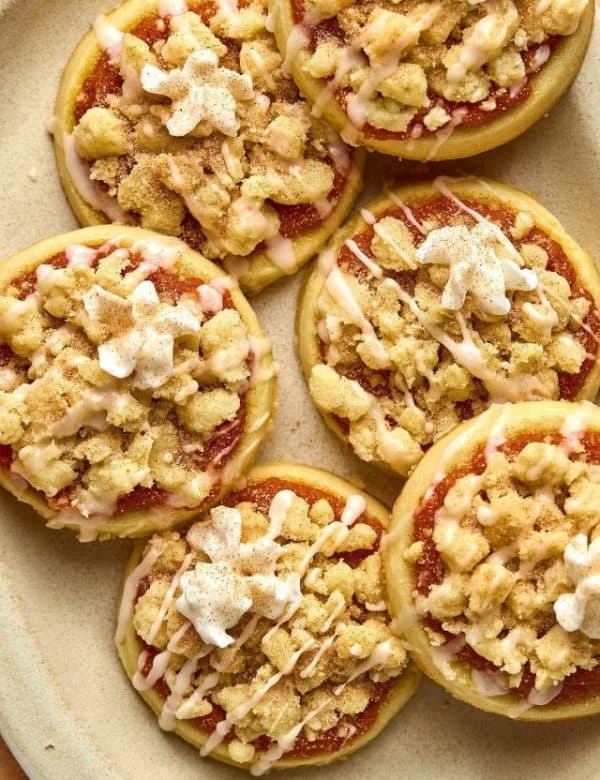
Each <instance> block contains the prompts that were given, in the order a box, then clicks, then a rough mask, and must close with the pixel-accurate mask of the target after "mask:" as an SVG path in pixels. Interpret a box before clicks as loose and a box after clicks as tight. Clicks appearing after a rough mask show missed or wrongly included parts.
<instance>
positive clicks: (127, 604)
mask: <svg viewBox="0 0 600 780" xmlns="http://www.w3.org/2000/svg"><path fill="white" fill-rule="evenodd" d="M164 549H165V542H164V541H163V540H162V539H159V538H157V539H153V540H152V541H151V542H150V549H149V550H148V552H147V553H146V555H145V556H144V557H143V558H142V560H141V561H140V562H139V563H138V565H137V566H136V567H135V569H133V570H132V571H131V572H130V573H129V575H128V576H127V579H126V580H125V583H124V585H123V595H122V596H121V603H120V605H119V617H118V619H117V630H116V634H115V642H116V643H117V644H121V642H122V641H123V640H124V639H125V632H126V631H127V622H128V620H129V617H130V615H131V612H132V610H133V606H134V602H135V597H136V595H137V591H138V587H139V584H140V582H141V581H142V580H143V579H144V577H146V576H147V575H148V574H149V573H150V570H151V569H152V567H153V566H154V564H155V563H156V561H157V560H158V559H159V557H160V555H161V553H162V551H163V550H164Z"/></svg>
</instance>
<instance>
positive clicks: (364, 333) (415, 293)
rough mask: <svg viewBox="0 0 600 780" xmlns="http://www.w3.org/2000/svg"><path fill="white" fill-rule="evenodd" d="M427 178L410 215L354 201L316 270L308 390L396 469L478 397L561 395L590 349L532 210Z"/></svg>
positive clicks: (592, 342) (582, 312) (362, 452)
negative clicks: (314, 353) (434, 190)
mask: <svg viewBox="0 0 600 780" xmlns="http://www.w3.org/2000/svg"><path fill="white" fill-rule="evenodd" d="M436 186H437V187H439V188H440V190H441V191H442V195H440V196H439V197H436V196H432V197H431V199H430V200H425V201H423V203H419V204H416V205H415V206H414V209H415V211H414V213H413V211H411V209H409V208H408V207H407V206H406V205H405V204H402V203H401V202H399V205H398V206H397V207H396V206H395V207H394V208H391V209H389V210H386V212H385V213H382V214H380V215H379V216H378V217H377V218H376V217H375V216H374V215H373V214H370V213H369V212H368V211H363V217H364V219H365V221H366V222H367V225H368V226H367V228H363V229H361V231H360V232H359V233H358V234H357V235H355V236H354V237H353V238H351V239H349V240H348V241H346V242H345V244H344V246H343V247H342V248H341V250H340V251H339V252H338V255H337V257H334V256H333V255H332V254H331V253H330V254H328V255H324V256H323V258H322V260H321V263H320V270H319V272H318V273H320V274H321V275H322V277H323V284H322V288H321V289H320V292H319V293H318V296H317V298H316V301H315V315H314V316H315V327H316V338H317V339H318V344H319V349H320V361H319V362H318V363H317V364H316V365H314V366H313V367H312V369H311V373H310V379H309V385H310V392H311V395H312V397H313V400H314V401H315V403H316V404H317V406H318V407H319V409H320V410H321V411H322V412H324V413H326V414H329V415H333V416H334V417H335V418H336V420H337V421H338V422H339V424H340V425H341V426H342V429H343V431H344V433H345V435H347V438H348V441H349V443H350V445H351V447H352V449H353V450H354V452H355V453H356V454H357V455H358V457H360V458H361V459H363V460H365V461H376V462H383V463H385V464H387V465H388V466H390V467H391V468H392V469H394V470H395V471H397V472H399V473H401V474H407V473H408V472H409V471H410V470H411V469H412V467H413V466H414V465H415V464H416V463H417V462H418V461H419V460H420V458H421V457H422V455H423V453H424V451H425V450H426V449H427V448H428V447H429V446H430V445H431V444H432V443H434V442H435V441H437V440H438V439H439V438H441V437H442V436H443V435H444V434H446V433H448V432H449V431H450V430H452V429H453V428H455V427H456V425H457V424H458V423H459V422H460V421H461V420H462V419H465V418H467V417H471V416H474V415H476V414H478V413H479V412H481V411H483V410H484V409H485V408H486V407H487V406H488V405H489V404H490V403H497V402H505V401H516V400H535V399H557V398H560V397H563V398H564V397H566V398H569V397H573V395H574V394H575V393H576V392H577V388H579V387H580V386H581V382H584V381H585V376H586V375H587V371H589V369H590V368H591V366H592V365H593V362H594V360H595V357H594V356H595V353H596V352H597V349H598V333H597V324H598V323H596V330H593V328H591V327H590V325H589V324H588V323H591V322H592V320H591V319H588V318H589V317H591V316H592V315H593V316H595V315H594V312H595V309H593V307H592V305H591V296H590V295H589V293H586V292H585V291H584V290H582V289H581V288H580V287H579V284H578V282H577V279H576V276H575V274H574V272H573V269H572V268H571V267H570V265H569V263H568V259H567V258H566V256H565V255H564V253H563V251H562V249H560V247H559V246H558V244H556V243H555V242H553V241H551V240H550V239H549V237H548V236H547V235H546V234H545V233H543V232H542V231H541V230H539V229H538V228H537V227H536V226H535V225H534V220H533V217H532V215H531V214H526V213H524V212H518V213H515V212H513V211H511V210H510V209H509V208H508V207H507V206H504V205H501V204H500V202H499V201H498V202H496V203H495V205H494V206H493V207H492V206H489V207H487V206H485V204H484V203H477V204H475V203H473V204H471V206H469V205H467V204H466V203H463V202H462V201H460V200H459V199H457V198H456V196H455V195H454V194H453V193H452V192H451V191H450V190H449V189H448V188H447V185H446V184H445V183H444V181H442V180H439V181H438V182H437V183H436ZM415 214H418V215H419V218H418V219H417V217H416V216H415ZM559 261H560V262H559ZM565 269H567V270H565ZM567 276H568V278H567ZM311 337H312V338H315V335H314V331H313V334H312V335H311ZM592 353H593V354H592ZM572 376H576V377H577V382H578V383H579V384H577V388H575V390H572V389H571V386H570V385H569V381H570V380H569V378H570V377H572ZM571 393H572V394H573V395H570V394H571Z"/></svg>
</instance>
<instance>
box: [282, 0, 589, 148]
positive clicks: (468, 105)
mask: <svg viewBox="0 0 600 780" xmlns="http://www.w3.org/2000/svg"><path fill="white" fill-rule="evenodd" d="M541 6H544V8H543V11H541V10H540V7H541ZM273 16H274V22H275V34H276V36H277V41H278V44H279V48H280V50H281V51H282V52H283V53H284V54H285V55H286V62H287V63H289V67H290V70H291V72H292V74H293V76H294V79H295V81H296V83H297V84H298V86H299V88H300V91H301V92H302V93H303V94H304V95H306V96H307V97H308V98H309V100H310V101H311V102H312V103H313V104H314V106H315V112H316V113H317V114H319V115H322V116H324V117H325V118H326V119H327V120H328V121H329V122H330V123H331V124H332V126H333V127H335V128H336V129H337V130H338V131H339V132H340V133H341V134H342V136H343V137H344V138H346V140H348V141H350V142H351V143H355V144H360V145H361V146H366V147H368V148H369V149H374V150H376V151H379V152H383V153H385V154H390V155H394V156H396V157H402V158H408V159H414V160H447V159H456V158H462V157H470V156H472V155H474V154H479V153H480V152H484V151H487V150H489V149H493V148H495V147H497V146H500V145H501V144H504V143H506V142H507V141H510V140H512V139H513V138H515V137H517V136H518V135H520V134H521V133H523V132H524V131H525V130H527V129H528V128H529V127H531V125H533V124H535V122H537V121H538V120H540V119H541V118H542V117H544V116H545V115H546V114H547V113H548V111H550V109H551V108H552V107H553V106H554V104H555V103H556V102H557V100H558V99H559V98H560V96H561V95H562V94H563V93H564V92H565V90H566V89H567V88H568V87H569V85H570V84H571V82H572V81H573V79H574V78H575V76H576V75H577V73H578V71H579V69H580V67H581V64H582V62H583V59H584V56H585V53H586V50H587V47H588V44H589V40H590V35H591V31H592V25H593V18H594V4H593V3H592V2H589V1H587V0H578V2H576V3H565V2H562V0H548V2H543V3H537V2H536V0H518V1H517V2H514V3H513V2H511V0H500V2H496V3H477V4H475V3H470V4H467V3H463V2H458V1H457V0H444V1H443V2H439V3H417V2H413V0H402V2H400V3H394V4H393V5H392V6H388V5H386V4H385V3H375V5H373V4H372V3H366V2H354V1H353V0H334V2H330V0H281V2H277V3H276V4H275V5H274V10H273Z"/></svg>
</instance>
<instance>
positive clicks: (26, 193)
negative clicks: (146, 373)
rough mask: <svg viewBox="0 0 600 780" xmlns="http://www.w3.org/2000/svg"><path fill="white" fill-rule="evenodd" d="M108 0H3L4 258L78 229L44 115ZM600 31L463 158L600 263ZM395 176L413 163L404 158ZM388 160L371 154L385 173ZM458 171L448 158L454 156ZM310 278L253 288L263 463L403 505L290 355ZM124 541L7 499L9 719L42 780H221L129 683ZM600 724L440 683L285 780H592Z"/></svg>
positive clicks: (1, 559) (5, 681) (3, 638)
mask: <svg viewBox="0 0 600 780" xmlns="http://www.w3.org/2000/svg"><path fill="white" fill-rule="evenodd" d="M105 6H106V2H105V1H104V0H0V171H1V175H2V186H1V188H0V228H1V236H2V250H1V251H0V255H1V256H2V257H3V258H6V257H8V256H9V255H10V254H12V253H13V252H15V251H17V250H19V249H22V248H24V247H26V246H27V245H29V244H31V243H33V242H34V241H36V240H38V239H40V238H43V237H45V236H48V235H51V234H54V233H61V232H63V231H66V230H70V229H72V228H73V227H75V221H74V219H73V217H72V216H71V213H70V211H69V209H68V207H67V204H66V202H65V199H64V197H63V195H62V192H61V189H60V185H59V182H58V177H57V175H56V172H55V167H54V156H53V152H52V146H51V143H50V139H49V138H48V136H47V134H46V123H47V121H48V119H49V118H50V116H51V113H52V105H53V102H54V95H55V92H56V88H57V85H58V80H59V76H60V71H61V68H62V66H63V64H64V63H65V62H66V60H67V58H68V56H69V54H70V52H71V50H72V48H73V46H74V45H75V43H76V42H77V40H78V39H79V37H80V36H81V35H82V34H83V33H84V31H85V30H86V28H87V26H88V25H89V24H90V23H91V22H92V20H93V19H94V17H95V16H96V14H97V13H98V12H100V11H101V10H103V8H104V7H105ZM599 78H600V30H599V29H598V28H597V29H596V31H595V35H594V40H593V42H592V50H591V52H590V54H589V55H588V58H587V60H586V63H585V65H584V68H583V71H582V73H581V75H580V77H579V79H578V80H577V82H576V84H575V86H574V87H573V88H572V89H571V91H570V93H569V94H568V95H567V96H566V97H565V98H563V100H562V101H561V103H560V104H559V106H558V107H557V108H556V109H555V110H554V112H553V113H552V115H551V116H550V118H549V119H547V120H545V121H543V122H542V123H541V124H539V125H538V126H537V127H535V128H534V129H533V130H531V131H529V132H528V133H527V134H526V135H525V136H524V137H522V138H521V139H519V140H517V141H515V142H513V143H512V144H510V145H509V146H507V147H505V148H504V149H502V150H498V151H495V152H492V153H489V154H487V155H483V156H481V157H479V158H474V159H472V160H468V161H465V162H464V163H462V170H467V171H471V172H479V173H482V174H485V175H488V176H492V177H496V178H501V179H506V180H507V181H510V182H512V183H513V184H515V185H517V186H519V187H522V188H524V189H527V190H529V191H531V192H533V193H534V194H535V195H537V196H538V197H539V198H540V200H541V201H542V202H543V203H544V205H545V206H547V207H548V208H549V209H550V210H551V211H553V212H554V214H555V215H556V216H557V217H558V218H559V219H560V220H561V221H562V222H563V224H564V225H565V227H566V228H567V230H568V231H569V232H570V233H572V235H573V236H574V237H575V238H576V239H577V240H578V241H580V243H581V244H582V245H583V246H584V247H585V248H586V249H588V250H589V251H590V252H591V254H592V255H593V256H595V257H596V258H600V226H599V224H598V216H597V204H598V203H600V178H599V177H598V165H599V162H600V160H599V151H600V129H599V128H600V122H599V121H598V120H599V116H598V112H599V111H600V108H598V106H599V98H600V84H599V83H598V82H599ZM395 167H396V170H395V173H396V174H398V175H402V174H403V170H402V167H401V166H400V165H396V166H395ZM383 168H385V170H386V173H388V174H389V172H390V170H391V169H393V168H394V163H391V162H390V161H389V160H383V159H382V158H378V157H376V156H372V157H371V158H369V162H368V169H369V171H370V173H369V178H370V186H369V188H370V189H371V191H373V189H374V187H375V186H376V182H377V179H378V171H381V170H382V169H383ZM446 170H448V169H447V168H446ZM300 281H301V278H300V276H296V277H294V278H290V279H286V280H283V281H281V282H279V283H278V284H276V285H274V286H273V287H272V288H270V289H269V290H267V291H266V292H265V293H263V294H262V295H261V296H259V297H258V298H256V299H255V301H254V305H255V307H256V309H257V311H258V314H259V317H260V318H261V322H262V324H263V326H264V327H265V329H266V331H267V333H268V334H269V336H270V337H271V338H272V340H273V342H274V348H275V354H276V358H277V360H278V361H279V363H280V366H281V374H280V379H279V385H280V398H281V399H282V402H281V406H280V409H279V412H278V416H277V420H276V426H275V432H274V435H273V437H272V439H271V440H270V442H269V443H268V444H267V446H266V447H265V449H264V450H263V454H262V459H269V460H274V459H296V460H300V461H304V462H306V463H311V464H313V465H316V466H321V467H325V468H329V469H332V470H334V471H336V472H338V473H339V474H341V475H343V476H346V477H351V478H354V479H356V478H360V479H361V480H362V481H363V482H364V484H365V486H366V488H367V489H369V490H370V491H371V492H373V493H374V494H376V495H378V496H379V497H381V498H383V499H384V500H386V499H387V500H388V501H391V500H393V499H394V498H395V495H396V494H397V492H398V491H399V489H400V485H401V483H400V482H399V481H397V482H396V481H394V480H393V479H392V478H390V477H384V478H382V477H379V476H377V475H376V474H375V473H374V472H373V471H371V470H369V469H367V468H365V467H363V466H361V465H360V464H359V462H358V461H357V460H356V459H354V458H353V457H352V456H350V455H348V454H346V453H345V452H344V451H343V450H342V449H341V447H340V445H339V444H338V443H337V441H336V440H334V438H333V436H332V435H331V434H330V433H328V432H327V430H326V429H325V427H324V425H323V423H322V422H321V419H320V417H319V415H318V414H317V412H316V411H315V409H314V408H313V406H312V404H311V402H310V400H309V397H308V393H307V391H306V388H305V385H304V382H303V380H302V378H301V375H300V370H299V367H298V363H297V360H296V356H295V354H294V348H293V342H294V337H293V330H294V323H293V316H292V313H293V311H294V308H295V303H296V296H297V293H298V287H299V284H300ZM129 550H130V546H129V544H128V543H127V542H121V541H116V542H105V543H102V544H88V545H81V544H79V543H78V542H77V541H75V540H74V539H73V538H72V537H71V536H69V535H68V534H67V533H62V532H57V531H49V530H47V529H45V528H44V527H43V525H41V524H40V523H37V522H33V520H32V518H31V514H30V512H29V511H28V510H27V509H25V508H23V507H21V506H18V505H17V503H16V502H15V501H13V500H12V499H11V498H10V497H9V496H8V495H5V494H2V495H1V496H0V668H1V670H2V671H1V673H0V731H1V732H2V735H3V736H4V738H5V739H6V740H7V742H8V743H9V745H10V747H11V748H12V749H13V750H14V752H15V754H16V755H17V757H18V758H19V760H20V761H21V762H22V764H23V766H24V768H25V770H26V771H27V773H28V774H29V776H30V777H31V778H32V780H38V779H39V780H59V778H60V780H65V779H67V780H71V778H77V780H108V779H109V778H110V780H148V778H160V780H175V778H176V779H177V780H188V778H189V780H191V779H192V778H193V779H194V780H203V779H204V778H206V780H208V779H209V778H210V780H226V779H227V778H232V779H233V778H240V777H242V775H241V774H240V773H239V771H238V770H235V769H230V768H227V767H224V766H222V765H219V764H216V763H214V762H212V761H208V760H202V759H200V758H199V757H198V756H197V754H196V752H195V751H194V750H193V749H192V748H190V747H189V746H187V745H186V744H185V743H183V742H182V741H181V740H179V739H178V738H176V737H174V736H172V735H169V734H165V733H163V732H161V731H160V729H159V728H158V726H157V725H156V720H155V718H154V716H153V715H152V714H151V712H150V711H149V710H148V709H147V708H146V706H145V705H144V703H143V702H142V700H141V699H140V697H139V696H138V695H137V694H136V693H135V691H134V690H133V689H132V688H131V686H130V684H129V682H128V680H127V679H126V677H125V675H124V673H123V671H122V669H121V666H120V664H119V661H118V659H117V656H116V653H115V651H114V647H113V641H112V637H113V631H114V611H115V600H116V598H117V592H118V586H119V578H120V575H121V570H122V568H123V565H124V563H125V560H126V559H127V557H128V555H129ZM598 726H599V723H598V720H594V719H592V720H588V721H581V722H574V723H570V724H556V725H547V726H539V725H538V726H535V725H533V726H529V725H527V724H519V723H511V722H510V721H508V722H507V721H504V720H501V719H499V718H496V717H494V716H488V715H484V714H482V713H479V712H478V711H476V710H473V709H470V708H468V707H467V706H464V705H461V704H459V703H457V702H455V701H450V700H449V699H448V696H447V695H446V694H445V693H444V692H443V691H442V690H440V689H438V688H436V687H435V686H434V685H433V684H430V683H424V684H423V686H422V687H421V689H420V691H419V692H418V694H417V696H416V697H415V698H414V699H413V700H412V701H411V702H410V703H409V705H408V706H407V707H406V709H405V710H404V711H403V712H402V713H400V715H399V716H397V717H396V718H395V719H394V720H393V721H392V723H391V724H390V725H389V726H388V728H387V729H386V730H385V731H384V733H383V734H382V735H381V736H380V737H379V738H377V739H376V740H375V741H374V742H372V743H371V744H370V745H369V746H368V747H367V748H366V749H364V750H362V751H360V752H359V753H357V754H356V755H354V756H353V757H352V758H351V759H349V760H348V761H347V762H345V763H343V764H338V765H334V766H333V767H331V768H327V769H323V770H319V769H315V770H310V771H307V770H298V771H297V772H291V773H288V774H287V775H286V777H289V778H294V779H295V780H299V778H303V780H304V778H310V780H313V778H318V777H319V776H320V777H322V778H323V777H325V776H327V777H328V778H331V780H341V778H344V780H358V778H361V780H363V779H364V778H368V779H371V778H372V779H373V780H375V779H377V780H379V778H383V777H391V778H399V777H402V778H405V779H406V778H409V779H410V780H412V779H413V778H414V779H415V780H417V778H418V779H419V780H421V779H423V778H424V779H425V780H428V779H429V778H439V777H444V778H452V780H458V779H459V778H460V779H462V778H473V779H474V778H480V777H486V778H488V779H495V778H505V777H510V778H512V779H513V780H519V779H520V778H527V780H537V779H538V778H540V780H541V778H548V777H562V776H565V775H566V774H567V773H568V776H569V777H570V778H573V780H584V778H586V779H587V778H590V780H591V778H597V777H598V766H600V736H598Z"/></svg>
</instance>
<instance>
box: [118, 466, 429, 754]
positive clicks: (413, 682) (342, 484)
mask: <svg viewBox="0 0 600 780" xmlns="http://www.w3.org/2000/svg"><path fill="white" fill-rule="evenodd" d="M270 479H278V480H282V481H283V482H286V483H289V484H290V487H292V485H293V484H296V485H300V486H305V487H307V488H309V489H310V490H315V491H322V492H323V493H324V494H328V495H330V496H331V497H332V499H336V500H339V501H342V502H345V501H346V500H347V499H348V498H349V497H350V496H351V495H354V496H357V495H359V496H362V497H363V498H364V500H365V501H366V510H365V515H366V516H367V517H369V518H372V519H373V520H376V521H378V522H379V523H381V524H382V525H383V526H384V527H387V523H388V517H389V515H388V511H387V509H386V508H385V507H384V506H383V505H382V504H380V503H379V502H378V501H376V500H375V499H374V498H372V497H370V496H369V495H367V494H365V493H363V492H362V491H359V490H357V489H356V488H355V487H354V486H352V485H351V484H349V483H348V482H346V481H345V480H342V479H340V478H339V477H337V476H335V475H333V474H331V473H329V472H326V471H323V470H321V469H316V468H312V467H309V466H303V465H300V464H296V463H268V464H261V465H259V466H255V467H254V468H253V469H252V470H251V471H250V473H249V474H248V476H247V480H246V482H244V483H243V484H244V486H245V487H252V486H255V485H260V484H261V483H262V482H265V481H267V480H270ZM242 489H243V488H242ZM292 489H293V487H292ZM144 548H145V543H144V542H142V541H139V542H138V543H137V544H136V546H135V548H134V551H133V553H132V555H131V558H130V559H129V561H128V563H127V566H126V569H125V572H124V579H123V584H125V582H126V581H127V577H128V575H130V574H131V572H132V571H133V570H134V569H135V567H136V566H138V565H139V563H140V561H141V559H142V557H143V553H144ZM122 595H123V594H122V593H121V596H122ZM233 631H235V629H233ZM141 649H142V643H141V641H140V638H139V636H138V634H137V633H136V631H135V629H134V626H133V617H132V614H129V616H128V618H127V619H126V621H125V622H124V624H123V625H122V627H121V632H120V633H119V631H118V633H117V650H118V653H119V657H120V659H121V662H122V664H123V667H124V669H125V672H126V673H127V676H128V677H129V678H130V679H132V678H133V676H134V675H135V673H136V671H137V670H138V666H137V663H138V657H139V655H140V651H141ZM394 680H395V682H394V684H393V686H392V688H391V689H390V690H389V693H388V696H387V698H386V700H384V702H383V703H382V704H380V706H379V710H378V714H377V718H376V720H375V722H374V723H373V725H372V726H371V727H370V728H369V729H368V730H367V731H366V732H364V733H361V734H360V735H358V736H357V737H356V738H354V739H351V740H349V741H348V743H347V744H345V745H344V746H343V748H342V749H341V750H338V751H337V752H334V753H331V752H326V753H316V754H314V755H311V756H309V757H305V758H286V757H285V755H284V756H283V758H280V759H279V760H277V761H276V762H275V764H274V765H273V768H275V769H292V768H294V767H298V766H315V765H323V764H329V763H331V762H333V761H336V760H339V759H344V758H347V757H348V756H349V755H350V754H351V753H353V752H354V751H356V750H358V749H359V748H361V747H363V746H364V745H365V744H367V743H368V742H369V741H370V740H371V739H373V738H374V737H375V736H376V735H377V734H378V733H379V732H380V731H382V729H383V728H384V727H385V726H386V725H387V723H388V722H389V721H390V719H391V718H392V717H393V716H394V715H395V714H396V713H398V712H399V711H400V710H401V709H402V708H403V707H404V706H405V704H406V703H407V702H408V701H409V699H410V698H411V697H412V695H413V694H414V693H415V691H416V689H417V688H418V686H419V683H420V673H419V672H418V671H417V669H416V668H415V666H414V665H413V664H412V663H409V664H408V666H406V667H405V668H404V670H403V672H402V674H401V676H400V677H398V678H394ZM138 693H139V694H140V695H141V696H142V698H143V699H144V701H145V702H146V703H147V704H148V705H149V706H150V708H151V709H152V710H153V711H154V713H155V714H156V715H157V716H159V715H160V713H161V711H162V709H163V705H164V702H165V699H164V697H163V696H162V695H161V694H160V693H159V692H158V691H156V690H155V689H154V688H151V689H149V690H140V691H138ZM174 731H175V733H177V734H178V735H179V736H180V737H182V738H183V739H185V740H186V742H189V743H190V744H191V745H193V746H194V747H195V748H198V749H201V748H202V747H203V745H204V744H205V743H206V740H207V738H208V736H209V734H208V732H206V731H201V730H200V729H199V728H197V727H195V726H194V725H192V723H191V722H190V721H187V720H177V722H176V724H175V728H174ZM257 755H258V754H257ZM210 757H211V758H215V759H217V760H218V761H221V762H224V763H226V764H230V765H233V766H237V767H240V768H244V769H250V766H251V763H252V761H244V762H238V761H234V760H233V759H232V757H231V755H230V753H229V751H228V749H227V744H225V743H222V744H220V745H218V746H217V747H216V748H215V749H214V750H213V751H212V752H211V753H210Z"/></svg>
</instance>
